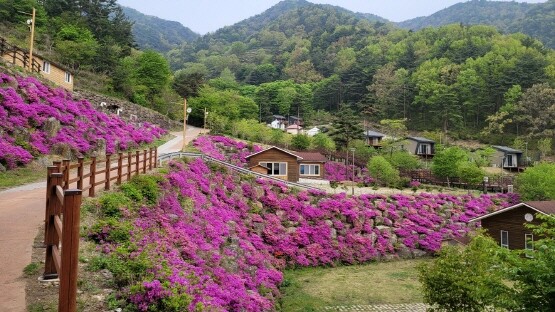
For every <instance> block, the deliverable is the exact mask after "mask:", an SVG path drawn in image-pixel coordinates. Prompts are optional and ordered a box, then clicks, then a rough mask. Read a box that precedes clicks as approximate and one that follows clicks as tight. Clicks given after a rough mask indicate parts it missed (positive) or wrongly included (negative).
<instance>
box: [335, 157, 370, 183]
mask: <svg viewBox="0 0 555 312" xmlns="http://www.w3.org/2000/svg"><path fill="white" fill-rule="evenodd" d="M357 169H358V167H355V166H353V165H350V166H345V164H343V163H340V162H333V161H328V162H327V163H326V164H325V165H324V175H325V179H326V180H329V181H336V182H341V181H351V180H353V170H355V175H354V176H355V177H354V182H356V183H364V184H372V183H373V182H374V179H372V177H370V174H369V173H368V169H366V168H362V169H361V170H360V171H361V174H360V175H358V174H356V171H357Z"/></svg>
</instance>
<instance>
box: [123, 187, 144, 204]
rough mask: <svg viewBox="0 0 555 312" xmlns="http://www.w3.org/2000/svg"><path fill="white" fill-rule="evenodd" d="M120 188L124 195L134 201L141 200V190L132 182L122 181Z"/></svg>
mask: <svg viewBox="0 0 555 312" xmlns="http://www.w3.org/2000/svg"><path fill="white" fill-rule="evenodd" d="M120 190H121V192H122V193H123V194H124V195H125V196H127V197H128V198H129V199H131V200H133V201H135V202H140V201H142V200H143V194H141V191H140V190H139V189H138V188H137V186H135V185H134V184H131V183H124V184H123V185H122V186H121V188H120Z"/></svg>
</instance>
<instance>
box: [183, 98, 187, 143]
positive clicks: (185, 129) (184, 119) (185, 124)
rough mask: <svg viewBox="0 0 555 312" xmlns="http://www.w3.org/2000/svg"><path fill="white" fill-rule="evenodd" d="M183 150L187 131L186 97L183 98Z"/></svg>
mask: <svg viewBox="0 0 555 312" xmlns="http://www.w3.org/2000/svg"><path fill="white" fill-rule="evenodd" d="M183 100H184V101H183V151H185V147H187V141H186V140H185V137H186V133H187V98H183Z"/></svg>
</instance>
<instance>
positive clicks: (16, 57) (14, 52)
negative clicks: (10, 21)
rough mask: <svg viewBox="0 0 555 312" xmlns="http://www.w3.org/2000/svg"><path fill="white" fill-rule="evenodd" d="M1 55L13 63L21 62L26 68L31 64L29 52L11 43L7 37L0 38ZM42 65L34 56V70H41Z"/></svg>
mask: <svg viewBox="0 0 555 312" xmlns="http://www.w3.org/2000/svg"><path fill="white" fill-rule="evenodd" d="M0 56H2V58H4V59H5V60H7V61H10V62H11V63H12V64H20V65H22V66H23V67H24V68H27V67H28V66H29V61H30V55H29V52H27V51H25V50H23V49H20V48H18V47H16V46H14V45H11V44H9V43H8V42H7V41H6V39H4V38H0ZM40 70H41V65H40V64H39V62H37V60H35V59H34V58H33V66H32V71H34V72H37V73H38V72H40Z"/></svg>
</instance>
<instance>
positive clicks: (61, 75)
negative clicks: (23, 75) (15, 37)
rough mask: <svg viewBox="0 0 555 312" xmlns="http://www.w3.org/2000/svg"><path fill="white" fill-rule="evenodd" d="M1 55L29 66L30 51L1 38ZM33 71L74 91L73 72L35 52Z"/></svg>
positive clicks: (9, 61)
mask: <svg viewBox="0 0 555 312" xmlns="http://www.w3.org/2000/svg"><path fill="white" fill-rule="evenodd" d="M0 57H1V58H2V59H3V60H4V61H6V62H8V63H11V64H14V65H17V66H21V67H23V68H28V67H29V57H30V55H29V51H27V50H24V49H21V48H19V47H17V46H14V45H11V44H9V43H8V42H7V41H6V40H5V39H4V38H0ZM31 71H32V72H37V73H40V74H41V76H42V77H44V78H45V79H47V80H50V81H51V82H53V83H55V84H56V85H58V86H61V87H63V88H65V89H67V90H69V91H73V74H72V73H71V71H70V70H69V69H67V68H66V67H64V66H62V65H60V64H56V63H54V62H52V61H50V60H47V59H46V58H44V57H42V56H40V55H38V54H33V62H32V69H31Z"/></svg>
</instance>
